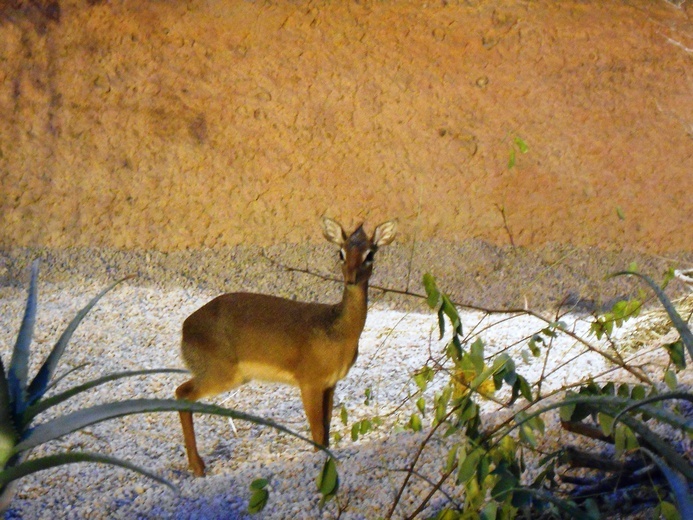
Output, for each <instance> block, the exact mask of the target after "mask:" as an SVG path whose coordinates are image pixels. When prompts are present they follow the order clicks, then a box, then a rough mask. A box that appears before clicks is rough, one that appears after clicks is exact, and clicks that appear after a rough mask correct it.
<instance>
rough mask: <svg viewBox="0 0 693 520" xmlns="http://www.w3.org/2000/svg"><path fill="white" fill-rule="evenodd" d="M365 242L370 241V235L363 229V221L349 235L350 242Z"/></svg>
mask: <svg viewBox="0 0 693 520" xmlns="http://www.w3.org/2000/svg"><path fill="white" fill-rule="evenodd" d="M364 242H368V235H366V232H365V231H364V230H363V223H362V224H360V225H359V227H357V228H356V230H355V231H354V232H353V233H352V234H351V236H350V237H349V244H351V245H358V244H362V243H364Z"/></svg>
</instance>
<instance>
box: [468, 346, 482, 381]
mask: <svg viewBox="0 0 693 520" xmlns="http://www.w3.org/2000/svg"><path fill="white" fill-rule="evenodd" d="M469 359H470V360H471V361H472V364H473V365H474V370H475V372H476V374H477V375H479V374H481V372H483V370H484V342H483V340H482V339H481V338H476V341H474V343H472V345H471V346H470V347H469Z"/></svg>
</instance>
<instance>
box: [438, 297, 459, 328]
mask: <svg viewBox="0 0 693 520" xmlns="http://www.w3.org/2000/svg"><path fill="white" fill-rule="evenodd" d="M440 310H441V311H442V312H444V313H445V315H446V316H447V317H448V318H449V319H450V324H451V325H452V331H453V334H460V335H461V334H462V320H461V319H460V315H459V313H458V312H457V308H456V307H455V305H454V304H453V303H452V301H451V300H450V298H448V297H447V295H445V294H443V305H442V306H441V307H440Z"/></svg>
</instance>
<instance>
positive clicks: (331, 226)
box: [322, 217, 347, 247]
mask: <svg viewBox="0 0 693 520" xmlns="http://www.w3.org/2000/svg"><path fill="white" fill-rule="evenodd" d="M322 234H323V235H324V236H325V238H326V239H327V240H328V241H329V242H332V243H333V244H337V245H338V246H339V247H342V246H343V245H344V243H345V242H346V240H347V236H346V233H345V232H344V229H342V226H341V225H340V224H339V222H337V221H336V220H332V219H331V218H327V217H323V218H322Z"/></svg>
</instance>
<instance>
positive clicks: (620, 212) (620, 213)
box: [616, 206, 626, 220]
mask: <svg viewBox="0 0 693 520" xmlns="http://www.w3.org/2000/svg"><path fill="white" fill-rule="evenodd" d="M616 215H617V216H618V219H619V220H626V215H625V213H623V210H622V209H621V207H620V206H616Z"/></svg>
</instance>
